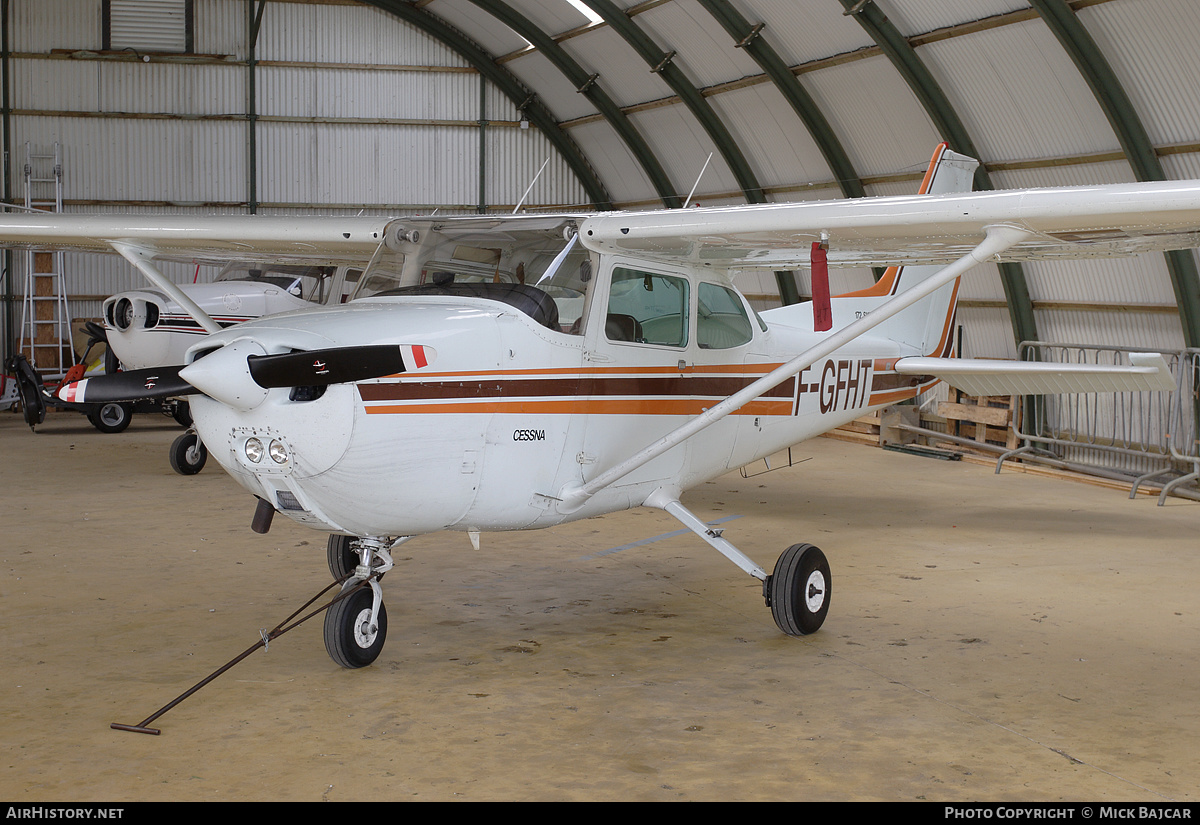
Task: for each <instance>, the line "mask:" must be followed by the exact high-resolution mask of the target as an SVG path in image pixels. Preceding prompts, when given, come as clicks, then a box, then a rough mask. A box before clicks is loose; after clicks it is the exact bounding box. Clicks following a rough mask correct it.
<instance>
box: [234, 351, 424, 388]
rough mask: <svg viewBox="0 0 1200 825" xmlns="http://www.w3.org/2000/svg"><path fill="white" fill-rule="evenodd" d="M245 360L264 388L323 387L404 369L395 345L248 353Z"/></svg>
mask: <svg viewBox="0 0 1200 825" xmlns="http://www.w3.org/2000/svg"><path fill="white" fill-rule="evenodd" d="M246 361H247V363H248V364H249V365H250V377H251V378H253V379H254V383H256V384H258V385H259V386H260V387H265V388H266V389H273V388H275V387H323V386H327V385H329V384H346V383H349V382H351V381H366V380H368V379H370V378H381V377H382V376H385V375H394V374H396V373H400V372H404V359H403V357H402V356H401V354H400V347H398V346H396V345H395V344H381V345H374V346H362V347H339V348H336V349H322V350H306V351H303V352H288V353H284V354H282V355H251V356H249V357H248V358H247V359H246Z"/></svg>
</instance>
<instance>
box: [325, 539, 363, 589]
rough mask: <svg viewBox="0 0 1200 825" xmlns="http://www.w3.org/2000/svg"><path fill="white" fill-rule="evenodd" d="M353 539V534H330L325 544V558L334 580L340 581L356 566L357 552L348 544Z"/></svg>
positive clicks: (357, 560)
mask: <svg viewBox="0 0 1200 825" xmlns="http://www.w3.org/2000/svg"><path fill="white" fill-rule="evenodd" d="M353 540H354V537H353V536H339V535H332V536H330V537H329V541H328V542H326V544H325V560H326V561H327V562H328V563H329V572H330V573H332V574H333V580H334V581H335V582H340V581H341V580H342V579H344V578H346V577H347V576H348V575H350V574H351V573H353V572H354V569H355V568H356V567H358V562H359V558H358V553H357V552H355V551H354V549H353V548H352V547H351V546H350V542H351V541H353Z"/></svg>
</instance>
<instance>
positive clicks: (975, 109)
mask: <svg viewBox="0 0 1200 825" xmlns="http://www.w3.org/2000/svg"><path fill="white" fill-rule="evenodd" d="M1014 55H1020V56H1021V57H1020V59H1019V60H1015V59H1013V56H1014ZM920 56H921V59H922V60H924V61H925V63H926V65H928V66H929V68H930V70H931V71H932V72H933V73H934V76H935V77H937V78H938V79H939V81H940V83H941V85H942V88H943V90H944V91H945V92H946V95H947V97H948V98H949V99H950V103H951V104H952V105H953V106H954V108H955V110H957V112H958V115H959V117H960V118H961V119H962V121H963V124H964V126H965V127H966V129H967V132H968V133H969V134H970V135H971V139H972V140H973V141H974V143H975V147H976V148H977V149H978V150H979V153H980V154H981V155H982V156H983V157H985V158H988V159H989V160H992V161H1005V160H1017V159H1026V158H1052V157H1064V156H1070V155H1080V154H1091V153H1095V152H1106V151H1114V150H1118V149H1120V143H1119V142H1118V140H1117V136H1116V134H1115V133H1114V132H1113V130H1112V127H1111V126H1110V125H1109V123H1108V119H1107V118H1106V117H1105V116H1104V111H1103V110H1102V109H1101V108H1100V104H1099V103H1097V102H1096V99H1095V97H1094V96H1093V94H1092V92H1091V89H1090V88H1089V87H1088V85H1087V82H1086V81H1085V80H1084V78H1083V77H1082V76H1081V75H1080V73H1079V70H1078V69H1077V68H1076V67H1075V64H1074V63H1072V62H1071V59H1070V57H1069V56H1068V55H1067V53H1066V52H1065V51H1063V49H1062V47H1061V46H1059V44H1058V41H1057V40H1056V39H1055V37H1054V35H1053V34H1052V33H1051V32H1050V30H1049V29H1048V28H1047V27H1046V26H1045V25H1044V24H1043V23H1042V22H1041V21H1040V20H1031V21H1028V22H1024V23H1016V24H1013V25H1009V26H1003V27H1000V28H996V29H989V30H987V31H982V32H978V33H975V34H969V35H964V36H962V37H954V38H950V39H949V40H942V41H938V42H936V43H930V44H929V45H926V46H922V47H921V49H920Z"/></svg>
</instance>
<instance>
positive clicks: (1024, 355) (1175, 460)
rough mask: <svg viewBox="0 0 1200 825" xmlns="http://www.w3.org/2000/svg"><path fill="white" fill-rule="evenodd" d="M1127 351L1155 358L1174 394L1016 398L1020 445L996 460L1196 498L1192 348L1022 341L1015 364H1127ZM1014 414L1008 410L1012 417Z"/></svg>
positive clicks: (1196, 374) (1197, 409) (1199, 449)
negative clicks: (1169, 373) (1168, 370)
mask: <svg viewBox="0 0 1200 825" xmlns="http://www.w3.org/2000/svg"><path fill="white" fill-rule="evenodd" d="M1130 352H1157V353H1159V354H1160V355H1162V356H1163V358H1164V359H1165V360H1166V361H1167V364H1168V365H1169V366H1170V367H1171V371H1172V374H1173V375H1174V377H1175V387H1176V388H1175V390H1174V392H1122V393H1085V394H1062V395H1037V396H1021V397H1018V398H1016V399H1014V404H1015V405H1017V407H1018V409H1019V411H1020V413H1021V415H1019V416H1018V415H1015V414H1014V416H1013V430H1014V432H1015V434H1016V436H1017V438H1018V439H1019V440H1020V442H1021V446H1020V447H1019V448H1017V449H1015V450H1010V451H1008V452H1006V453H1004V454H1003V455H1001V456H1000V458H999V460H998V461H997V462H996V472H997V473H998V472H1000V469H1001V467H1002V465H1003V464H1004V462H1005V461H1006V460H1007V459H1009V458H1017V457H1019V458H1021V459H1023V460H1034V461H1042V462H1046V463H1050V464H1054V465H1057V466H1062V467H1067V468H1070V469H1076V470H1081V471H1083V472H1088V473H1092V474H1095V475H1101V476H1105V477H1108V478H1116V479H1120V480H1125V481H1129V482H1131V485H1132V486H1131V488H1130V491H1129V496H1130V498H1133V497H1134V496H1135V495H1136V494H1137V491H1138V488H1139V487H1140V486H1141V485H1143V484H1161V485H1162V489H1161V492H1160V494H1159V498H1158V503H1159V504H1160V505H1161V504H1162V503H1163V502H1164V501H1165V499H1166V497H1167V496H1168V495H1178V496H1183V497H1185V498H1196V499H1200V492H1198V491H1197V490H1196V489H1195V482H1196V481H1197V480H1198V479H1200V441H1198V438H1200V398H1198V396H1197V392H1198V388H1200V380H1198V379H1200V349H1185V350H1149V349H1129V348H1116V347H1100V346H1090V345H1080V344H1051V343H1046V342H1042V341H1028V342H1025V343H1023V344H1022V345H1021V346H1020V350H1019V355H1020V357H1021V359H1022V360H1036V361H1043V362H1052V363H1077V364H1078V363H1085V364H1120V365H1127V364H1128V363H1129V358H1128V356H1129V353H1130ZM1015 412H1016V410H1014V413H1015Z"/></svg>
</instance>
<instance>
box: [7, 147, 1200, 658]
mask: <svg viewBox="0 0 1200 825" xmlns="http://www.w3.org/2000/svg"><path fill="white" fill-rule="evenodd" d="M973 167H974V162H973V161H971V160H970V159H967V158H963V157H961V156H958V155H954V154H953V153H951V152H949V151H946V150H945V149H944V148H941V149H939V152H938V154H937V155H936V156H935V158H934V162H933V164H932V165H931V170H930V174H929V176H928V178H927V182H926V186H925V190H926V192H928V194H924V195H918V196H909V197H886V198H869V199H857V200H838V201H833V202H805V203H785V204H772V205H752V206H735V207H719V208H707V209H689V210H675V211H653V212H642V213H611V214H592V215H583V214H581V215H573V216H572V215H556V216H544V217H535V216H508V217H469V218H467V217H464V218H445V219H436V218H425V219H408V218H405V219H399V220H395V221H391V222H384V221H382V220H378V219H370V218H352V219H341V218H261V219H253V218H238V219H236V220H231V219H228V218H214V219H211V220H206V219H195V218H192V219H185V218H174V219H172V220H171V221H170V222H167V221H163V222H162V223H161V225H159V226H153V225H148V224H149V223H150V222H148V221H146V220H145V219H139V220H138V221H137V222H136V223H135V222H130V221H128V219H124V218H116V217H94V218H79V219H70V218H68V217H67V216H61V215H55V216H29V217H20V216H19V217H8V216H5V217H4V218H3V223H2V224H0V243H10V244H22V245H35V246H43V247H47V246H54V245H56V244H65V245H69V246H71V247H72V248H79V246H80V245H84V246H88V245H90V246H91V247H92V248H98V249H100V248H109V249H115V250H117V251H118V252H120V253H121V254H123V255H125V256H126V257H127V258H128V259H130V260H131V261H133V262H134V263H135V264H136V265H137V266H138V267H139V268H140V269H142V271H143V272H145V274H146V275H147V276H148V277H150V279H151V280H152V281H153V282H155V283H156V284H157V285H158V286H159V288H160V289H162V290H163V291H164V292H167V293H168V294H173V293H172V292H171V290H172V288H173V285H170V284H169V282H167V281H166V279H165V278H162V277H161V275H160V274H159V273H158V271H157V269H156V268H155V267H154V265H153V262H152V261H153V258H154V257H155V256H156V255H163V256H169V255H172V254H176V253H180V252H181V251H184V250H186V252H187V254H196V253H197V250H199V251H202V252H204V253H205V254H209V255H211V254H213V253H215V252H218V251H220V250H222V249H224V250H225V251H226V252H227V253H229V254H230V255H231V256H235V255H236V256H239V257H244V256H245V253H246V250H248V249H250V250H254V251H256V253H257V254H261V255H264V256H267V257H268V258H273V259H275V260H282V259H284V258H286V257H287V256H288V255H304V254H308V255H311V254H312V251H313V250H314V249H318V250H320V251H321V253H322V254H326V255H345V256H347V257H351V258H358V257H360V256H363V255H365V256H367V257H370V258H371V259H372V262H371V264H370V265H369V266H368V269H367V272H366V274H365V275H364V276H363V277H364V279H371V278H373V277H375V276H374V275H373V271H374V269H373V267H375V266H378V265H379V264H380V263H383V262H385V261H386V264H387V265H386V268H382V269H380V270H379V271H380V272H381V273H386V272H394V273H398V274H397V275H396V276H388V275H386V274H384V275H381V278H382V279H384V281H385V282H383V283H379V284H375V287H377V288H379V289H378V291H377V294H375V295H373V296H372V297H369V298H364V299H360V300H355V301H352V302H349V303H345V304H341V305H337V306H330V307H326V308H312V309H304V310H300V311H297V312H290V313H284V314H281V315H274V316H271V317H266V318H261V319H259V320H254V321H247V322H245V323H242V324H239V325H237V326H235V327H231V328H229V329H224V330H222V329H221V328H220V327H219V326H218V325H217V324H216V323H215V322H213V320H212V319H211V318H209V317H207V316H205V315H204V314H203V313H200V312H198V311H197V310H196V309H194V308H189V312H191V313H192V316H193V318H195V320H196V321H197V323H198V324H199V325H200V326H201V327H203V328H205V329H206V330H208V331H209V332H210V333H211V334H210V335H208V336H207V337H206V338H204V339H202V340H200V341H198V342H197V343H195V344H194V345H193V346H192V347H191V348H190V349H189V350H188V352H187V356H186V358H185V359H184V362H183V363H181V364H180V365H178V366H176V367H174V368H154V369H150V370H144V371H134V372H128V373H121V374H117V375H114V376H102V377H97V378H93V379H90V380H87V381H81V382H79V383H77V384H74V385H71V386H69V387H67V388H65V389H64V390H63V391H62V392H63V395H64V396H67V397H71V398H77V399H79V398H81V399H86V400H89V401H98V400H108V399H117V398H120V399H138V398H144V397H147V396H154V395H160V396H175V395H186V396H187V397H188V398H189V399H190V402H191V406H192V414H193V416H194V420H195V426H196V428H197V430H198V431H199V433H200V435H201V437H202V438H203V440H204V442H205V443H206V444H208V445H209V448H210V451H211V453H212V455H213V457H214V458H215V459H216V460H217V461H219V462H220V463H221V465H222V466H223V467H224V469H225V470H226V471H227V472H228V473H229V474H230V475H232V476H233V477H234V478H235V479H236V480H237V481H238V482H239V483H240V484H241V485H242V486H244V487H245V488H246V489H247V490H248V491H249V492H250V493H252V494H253V495H254V496H256V497H257V498H258V505H257V506H258V510H257V512H256V515H255V525H254V527H255V529H257V530H259V531H265V530H266V529H267V528H268V526H269V520H270V517H271V516H273V515H274V514H275V513H282V514H284V515H285V516H287V517H288V518H291V519H293V520H295V521H297V522H300V523H303V524H307V525H310V526H312V527H313V528H315V529H317V530H322V531H325V532H327V533H330V534H332V535H331V537H330V540H329V544H328V551H327V552H328V556H329V564H330V569H331V571H332V572H333V574H334V576H335V578H339V579H340V578H343V577H345V578H346V582H345V584H344V586H343V589H342V591H341V594H340V595H339V597H338V598H337V599H335V601H334V603H333V604H332V606H331V607H330V608H329V610H328V611H327V612H326V617H325V642H326V647H327V649H328V651H329V653H330V655H331V657H332V658H333V659H334V660H335V661H336V662H338V663H339V664H341V665H343V666H345V667H352V668H353V667H362V666H365V665H368V664H370V663H371V662H373V661H374V660H375V659H376V657H377V656H378V655H379V652H380V649H381V647H382V645H383V643H384V637H385V635H386V631H387V613H386V610H385V607H384V603H383V591H382V588H381V586H380V583H379V580H380V578H381V577H382V575H383V574H384V573H386V572H387V571H389V570H390V569H392V566H393V564H392V557H391V553H392V551H393V550H394V549H395V548H396V547H397V546H398V545H400V544H401V543H403V542H406V541H408V540H409V539H411V538H414V537H416V536H419V535H422V534H426V533H432V532H436V531H440V530H458V531H463V532H467V533H469V534H470V536H471V538H472V540H473V541H476V542H477V540H478V534H479V533H481V532H487V531H498V530H523V529H533V528H539V527H547V526H550V525H555V524H560V523H563V522H567V521H571V520H574V519H580V518H587V517H591V516H598V515H602V514H604V513H609V512H614V511H618V510H623V509H627V508H632V507H638V506H647V507H657V508H661V509H663V510H665V511H667V512H668V513H670V514H671V515H672V516H674V517H675V518H677V519H678V520H679V521H680V522H682V523H683V524H684V525H685V526H686V527H687V528H689V529H690V530H691V531H693V532H694V533H695V534H696V535H697V536H699V537H700V538H701V539H702V540H704V541H705V542H707V543H708V544H710V545H711V546H713V547H714V548H715V549H716V550H718V551H719V552H721V553H722V554H724V555H725V556H726V557H728V558H729V559H730V560H732V561H733V562H734V563H735V564H736V565H737V566H738V567H740V568H741V569H742V570H743V571H744V572H745V573H747V574H749V575H750V576H753V577H754V578H756V579H759V580H761V581H762V583H763V594H764V597H765V599H766V602H767V604H768V605H769V607H770V610H771V612H772V615H773V617H774V619H775V621H776V623H777V624H778V626H779V628H780V629H781V630H782V631H783V632H784V633H787V634H792V635H799V634H806V633H811V632H813V631H815V630H817V629H818V628H819V627H820V626H821V624H822V622H823V621H824V619H825V616H826V613H827V611H828V609H829V604H830V572H829V566H828V563H827V561H826V559H825V557H824V555H823V554H822V552H821V551H820V550H818V549H817V548H815V547H813V546H811V545H809V544H804V543H800V544H795V545H793V546H791V547H789V548H787V549H786V550H785V551H784V552H783V553H782V555H781V556H780V557H779V559H778V562H777V563H776V564H775V566H774V569H773V572H771V573H768V572H767V571H766V570H765V569H764V568H762V567H760V566H759V565H758V564H756V563H755V562H754V561H752V560H751V559H750V558H749V557H748V556H747V555H745V554H743V553H742V552H741V551H740V550H738V549H737V548H736V547H735V546H734V545H733V544H732V543H731V542H729V541H728V540H727V539H726V538H725V537H724V536H722V535H721V532H720V531H719V530H715V529H712V528H710V527H709V526H707V525H706V524H705V522H704V521H703V519H702V518H700V517H698V516H697V515H694V514H693V513H691V512H690V511H689V510H688V509H687V508H685V507H684V505H683V504H681V503H680V498H681V496H682V494H683V493H684V492H685V491H686V490H688V489H690V488H692V487H694V486H696V485H699V484H701V483H703V482H704V481H706V480H708V479H711V478H714V477H716V476H718V475H721V474H723V473H725V472H727V471H729V470H730V469H733V468H737V467H740V466H743V465H746V464H748V463H750V462H752V461H754V460H757V459H759V458H761V457H763V456H767V455H770V454H772V453H774V452H776V451H778V450H780V449H782V448H784V447H787V446H789V445H792V444H795V443H798V442H800V441H803V440H805V439H807V438H810V437H812V436H815V435H818V434H820V433H823V432H826V431H828V430H830V429H832V428H834V427H837V426H838V425H840V424H842V423H844V422H847V421H849V420H851V419H853V418H855V417H857V416H860V415H862V414H863V413H864V412H866V411H869V410H873V409H878V408H881V407H883V406H884V405H887V404H894V403H896V402H898V401H902V400H904V399H907V398H911V397H913V396H915V395H916V394H917V393H919V392H921V391H922V390H923V389H925V388H927V387H929V386H930V385H932V384H933V383H934V382H936V381H937V380H939V379H944V380H946V381H948V382H950V383H953V384H956V385H958V386H960V387H962V388H963V389H965V390H967V391H968V392H971V393H973V394H1000V393H1011V392H1021V393H1039V392H1050V391H1053V392H1059V391H1063V389H1064V387H1067V388H1070V389H1071V390H1074V391H1082V392H1087V391H1099V390H1105V391H1107V390H1113V389H1124V390H1130V391H1133V390H1169V389H1172V388H1173V386H1174V385H1173V382H1172V380H1171V378H1170V375H1169V374H1168V372H1167V368H1166V365H1165V363H1163V362H1162V360H1161V358H1158V357H1157V356H1155V357H1152V358H1150V359H1148V360H1147V361H1145V362H1144V363H1137V364H1136V365H1135V366H1132V367H1126V368H1123V369H1122V368H1108V367H1094V366H1086V367H1081V366H1073V367H1066V366H1062V365H1046V364H1040V363H1017V362H996V361H982V362H981V361H971V360H965V359H958V358H951V357H948V356H950V355H951V346H950V337H951V336H950V329H951V318H952V316H953V313H954V308H955V299H956V295H957V290H958V280H959V277H960V276H961V275H962V274H963V273H965V272H966V271H967V270H969V269H971V268H972V267H974V266H975V265H977V264H979V263H983V262H987V261H997V260H1020V259H1028V258H1037V257H1045V256H1074V257H1079V256H1099V255H1111V254H1128V253H1130V252H1137V251H1147V250H1162V249H1171V248H1188V247H1193V246H1197V245H1200V235H1198V234H1197V233H1198V232H1200V182H1197V181H1188V182H1171V183H1155V184H1132V185H1118V186H1089V187H1081V188H1069V189H1044V190H1024V191H995V192H986V193H974V194H972V193H963V192H962V191H961V190H963V189H966V188H969V184H968V183H967V181H969V180H970V173H971V170H972V169H973ZM939 192H941V193H942V194H938V193H939ZM134 227H139V228H138V229H137V230H136V231H135V229H134ZM827 262H832V263H836V264H849V265H855V266H871V265H900V268H893V269H890V270H889V271H888V274H887V276H886V277H885V278H884V279H883V280H881V281H880V282H879V283H878V284H877V285H876V286H875V287H874V288H871V289H868V290H865V291H862V292H858V293H853V294H850V295H844V296H839V297H834V298H829V297H828V290H827V287H826V278H827V272H826V266H827ZM810 266H811V267H812V269H813V273H814V290H813V291H814V293H815V296H816V297H815V300H813V301H812V302H811V303H804V304H798V305H791V306H784V307H780V308H777V309H772V310H769V311H766V312H763V313H761V315H760V314H758V313H756V312H754V311H753V310H752V309H751V308H750V306H749V304H748V303H747V302H746V300H745V298H744V297H743V296H742V295H741V294H739V292H738V291H737V290H736V289H735V288H734V286H733V281H732V275H733V273H734V272H736V271H738V270H741V269H745V268H749V267H762V268H768V269H788V268H794V267H810ZM488 274H490V275H491V276H492V277H491V278H487V277H486V275H488ZM388 278H392V279H393V281H392V282H391V283H388V282H386V279H388ZM502 281H508V282H507V283H504V282H502ZM176 291H178V290H176ZM173 297H175V298H176V300H179V298H180V297H183V296H174V295H173ZM181 305H185V304H183V302H182V301H181ZM1068 370H1069V371H1068ZM214 445H216V446H215V447H214Z"/></svg>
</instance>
